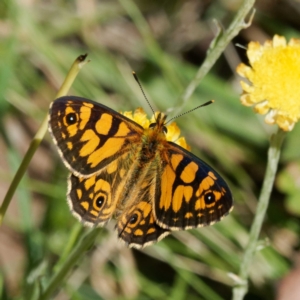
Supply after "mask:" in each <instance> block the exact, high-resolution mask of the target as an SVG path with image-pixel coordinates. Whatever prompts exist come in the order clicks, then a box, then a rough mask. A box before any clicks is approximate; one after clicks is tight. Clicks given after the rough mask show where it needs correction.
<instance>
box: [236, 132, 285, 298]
mask: <svg viewBox="0 0 300 300" xmlns="http://www.w3.org/2000/svg"><path fill="white" fill-rule="evenodd" d="M284 137H285V132H284V131H282V130H281V129H279V130H278V132H277V133H276V134H274V135H273V136H272V137H271V141H270V147H269V151H268V163H267V169H266V174H265V178H264V182H263V186H262V189H261V193H260V196H259V199H258V204H257V208H256V214H255V217H254V221H253V223H252V227H251V230H250V236H249V241H248V245H247V247H246V250H245V253H244V257H243V260H242V263H241V266H240V272H239V275H238V281H239V282H238V284H237V285H236V286H235V287H234V288H233V297H232V299H233V300H242V299H243V298H244V296H245V295H246V293H247V291H248V276H249V270H250V267H251V264H252V261H253V258H254V255H255V252H256V249H257V244H258V238H259V233H260V231H261V227H262V224H263V220H264V217H265V215H266V211H267V208H268V205H269V200H270V195H271V192H272V188H273V184H274V180H275V176H276V172H277V166H278V161H279V157H280V150H281V145H282V142H283V139H284Z"/></svg>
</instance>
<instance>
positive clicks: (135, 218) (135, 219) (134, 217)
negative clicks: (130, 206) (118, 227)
mask: <svg viewBox="0 0 300 300" xmlns="http://www.w3.org/2000/svg"><path fill="white" fill-rule="evenodd" d="M137 219H138V215H137V214H134V215H132V216H131V218H130V220H129V224H134V223H135V222H136V221H137Z"/></svg>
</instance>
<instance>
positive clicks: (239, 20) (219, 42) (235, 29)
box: [174, 0, 255, 115]
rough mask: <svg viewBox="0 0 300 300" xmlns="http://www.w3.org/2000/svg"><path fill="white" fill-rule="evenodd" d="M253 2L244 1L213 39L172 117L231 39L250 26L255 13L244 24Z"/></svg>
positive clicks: (250, 0)
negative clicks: (228, 23) (232, 17)
mask: <svg viewBox="0 0 300 300" xmlns="http://www.w3.org/2000/svg"><path fill="white" fill-rule="evenodd" d="M254 3H255V0H244V2H243V4H242V5H241V7H240V9H239V10H238V12H237V14H236V16H235V18H234V19H233V21H232V22H231V24H230V25H229V27H228V28H227V29H226V30H224V31H223V30H221V29H219V30H220V32H219V34H218V35H217V36H216V37H215V39H214V40H213V41H212V42H211V44H210V50H209V51H208V54H207V57H206V59H205V60H204V62H203V63H202V65H201V66H200V68H199V69H198V72H197V73H196V75H195V77H194V78H193V80H192V81H191V82H190V83H189V85H188V86H187V87H186V89H185V91H184V93H183V95H182V96H181V102H182V104H181V106H180V107H178V108H177V109H176V112H174V115H177V114H178V113H180V112H182V109H183V107H184V106H185V105H186V104H187V102H188V100H189V99H190V97H191V96H192V94H193V93H194V91H195V89H196V88H197V86H198V85H199V84H200V82H201V81H202V79H203V78H204V77H205V75H206V74H207V73H208V72H209V70H210V69H211V68H212V66H213V65H214V64H215V62H216V61H217V59H218V58H219V57H220V56H221V54H222V53H223V52H224V50H225V49H226V47H227V45H228V44H229V43H230V42H231V41H232V39H233V38H234V37H235V36H237V35H238V33H239V32H240V31H241V30H242V29H244V28H247V27H248V26H250V25H251V22H252V18H253V16H254V13H255V11H254V10H253V12H252V14H251V16H250V18H249V21H248V22H247V23H246V22H245V18H246V17H247V15H248V14H249V12H250V10H251V9H252V8H253V6H254Z"/></svg>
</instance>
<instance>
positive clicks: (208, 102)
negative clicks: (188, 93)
mask: <svg viewBox="0 0 300 300" xmlns="http://www.w3.org/2000/svg"><path fill="white" fill-rule="evenodd" d="M214 102H215V100H210V101H207V102H205V103H203V104H201V105H199V106H196V107H194V108H193V109H190V110H188V111H186V112H184V113H182V114H179V115H177V116H175V117H173V118H171V119H170V120H168V122H166V124H168V123H170V122H171V121H172V120H174V119H177V118H179V117H181V116H183V115H186V114H188V113H190V112H192V111H194V110H196V109H198V108H200V107H203V106H207V105H209V104H212V103H214ZM166 124H165V125H166Z"/></svg>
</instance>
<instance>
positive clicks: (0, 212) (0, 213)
mask: <svg viewBox="0 0 300 300" xmlns="http://www.w3.org/2000/svg"><path fill="white" fill-rule="evenodd" d="M85 58H86V55H80V56H79V57H78V58H77V59H76V60H75V62H74V63H73V65H72V66H71V69H70V70H69V72H68V74H67V77H66V79H65V81H64V82H63V84H62V86H61V88H60V89H59V91H58V93H57V95H56V98H58V97H61V96H63V95H66V94H67V92H68V91H69V89H70V87H71V85H72V83H73V82H74V80H75V78H76V76H77V74H78V72H79V71H80V69H81V68H82V67H83V65H84V64H85V63H86V61H85ZM47 126H48V116H46V117H45V119H44V120H43V122H42V124H41V126H40V128H39V130H38V131H37V133H36V135H35V136H34V138H33V139H32V141H31V143H30V145H29V148H28V150H27V152H26V154H25V156H24V158H23V160H22V162H21V165H20V166H19V168H18V170H17V173H16V174H15V176H14V178H13V180H12V182H11V184H10V186H9V188H8V191H7V193H6V195H5V197H4V200H3V202H2V205H1V207H0V226H1V224H2V222H3V219H4V216H5V213H6V211H7V208H8V206H9V204H10V201H11V199H12V197H13V195H14V193H15V191H16V189H17V187H18V185H19V183H20V181H21V179H22V177H23V176H24V174H25V172H26V170H27V168H28V165H29V163H30V161H31V159H32V157H33V155H34V153H35V151H36V150H37V148H38V147H39V145H40V143H41V141H42V139H43V138H44V135H45V133H46V131H47Z"/></svg>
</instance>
